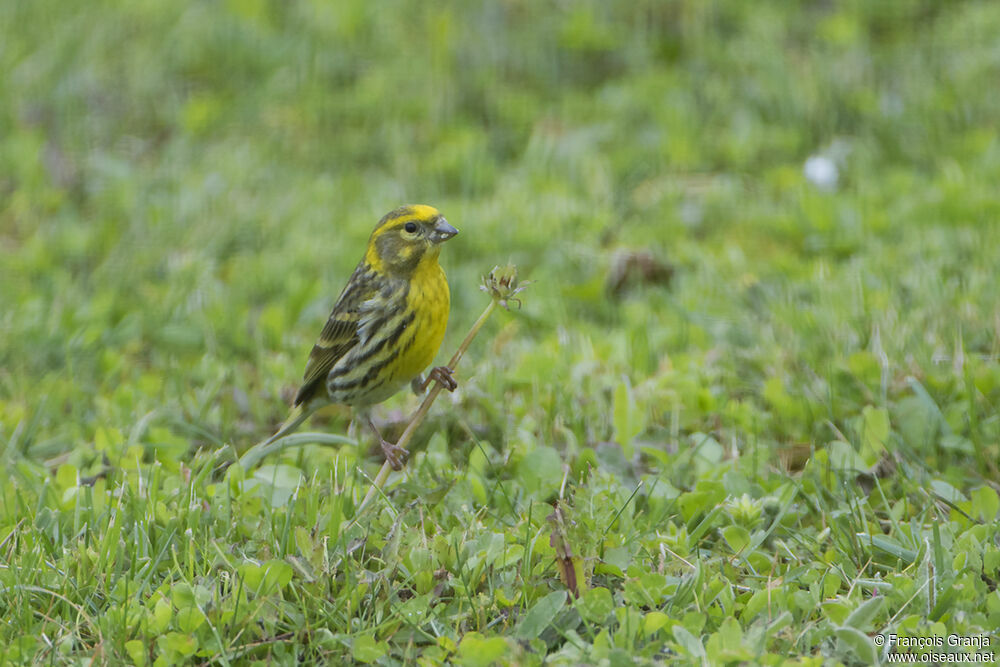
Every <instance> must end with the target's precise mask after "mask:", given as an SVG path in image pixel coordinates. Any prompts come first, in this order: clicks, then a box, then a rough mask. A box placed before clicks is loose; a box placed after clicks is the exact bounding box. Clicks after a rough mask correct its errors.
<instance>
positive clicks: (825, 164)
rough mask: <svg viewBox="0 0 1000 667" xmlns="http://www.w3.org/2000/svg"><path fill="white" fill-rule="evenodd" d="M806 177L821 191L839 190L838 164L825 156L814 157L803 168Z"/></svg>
mask: <svg viewBox="0 0 1000 667" xmlns="http://www.w3.org/2000/svg"><path fill="white" fill-rule="evenodd" d="M802 173H804V174H805V177H806V178H807V179H809V181H810V182H811V183H812V184H813V185H815V186H816V187H817V188H819V189H820V190H835V189H836V188H837V177H838V176H839V175H840V174H839V172H838V170H837V163H836V162H834V161H833V160H831V159H830V158H828V157H826V156H825V155H812V156H810V157H809V159H808V160H806V163H805V166H803V167H802Z"/></svg>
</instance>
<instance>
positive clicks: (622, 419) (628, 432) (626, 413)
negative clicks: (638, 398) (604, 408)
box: [614, 380, 646, 459]
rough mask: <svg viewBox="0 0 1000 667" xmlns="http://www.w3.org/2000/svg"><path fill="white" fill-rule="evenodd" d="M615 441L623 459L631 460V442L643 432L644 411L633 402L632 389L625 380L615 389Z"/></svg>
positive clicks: (644, 425) (644, 426)
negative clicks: (621, 451)
mask: <svg viewBox="0 0 1000 667" xmlns="http://www.w3.org/2000/svg"><path fill="white" fill-rule="evenodd" d="M614 425H615V440H617V441H618V443H619V444H621V446H622V449H623V450H625V457H626V458H628V459H631V458H632V454H633V451H634V449H633V446H632V441H633V440H634V439H635V436H637V435H639V434H640V433H642V431H644V430H645V428H646V424H645V411H644V410H641V409H640V408H639V407H638V406H637V405H636V402H635V396H634V395H633V393H632V387H631V385H629V383H628V380H625V381H624V382H622V383H621V384H619V385H618V386H617V387H616V388H615V400H614Z"/></svg>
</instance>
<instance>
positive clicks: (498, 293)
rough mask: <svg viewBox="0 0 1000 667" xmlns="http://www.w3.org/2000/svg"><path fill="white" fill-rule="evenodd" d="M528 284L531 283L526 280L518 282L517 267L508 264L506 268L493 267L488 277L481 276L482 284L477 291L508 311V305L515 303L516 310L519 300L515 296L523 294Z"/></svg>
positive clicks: (519, 305)
mask: <svg viewBox="0 0 1000 667" xmlns="http://www.w3.org/2000/svg"><path fill="white" fill-rule="evenodd" d="M530 284H531V281H528V280H525V281H523V282H521V281H518V279H517V267H516V266H514V265H513V264H508V265H507V266H495V267H493V270H492V271H490V272H489V275H485V276H483V284H482V285H480V286H479V289H481V290H483V291H484V292H486V293H487V294H489V295H490V296H492V297H493V299H494V300H495V301H496V302H497V303H498V304H500V305H501V306H503V307H504V308H506V309H507V310H510V303H516V304H517V307H518V308H520V307H521V300H520V299H518V298H515V296H516V295H517V294H518V293H520V292H523V291H524V290H525V289H526V288H527V287H528V285H530Z"/></svg>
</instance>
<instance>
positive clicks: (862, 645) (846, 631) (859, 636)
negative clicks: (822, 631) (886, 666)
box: [834, 627, 878, 665]
mask: <svg viewBox="0 0 1000 667" xmlns="http://www.w3.org/2000/svg"><path fill="white" fill-rule="evenodd" d="M834 634H836V636H837V639H839V640H840V641H842V642H843V643H844V644H845V645H846V646H847V647H848V648H850V649H851V650H852V651H854V654H855V655H856V656H858V658H859V659H860V660H861V662H862V663H864V664H866V665H875V664H878V650H877V649H876V648H875V644H874V643H873V642H872V640H871V639H869V637H868V635H866V634H865V633H863V632H861V631H860V630H858V629H856V628H852V627H843V628H837V629H836V630H835V631H834Z"/></svg>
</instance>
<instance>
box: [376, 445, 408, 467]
mask: <svg viewBox="0 0 1000 667" xmlns="http://www.w3.org/2000/svg"><path fill="white" fill-rule="evenodd" d="M382 453H383V454H385V460H386V462H387V463H388V464H389V465H391V466H392V469H393V470H402V469H403V464H405V463H406V459H408V458H410V452H409V451H408V450H407V449H406V448H405V447H400V446H399V445H394V444H392V443H391V442H389V441H388V440H383V441H382Z"/></svg>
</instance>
